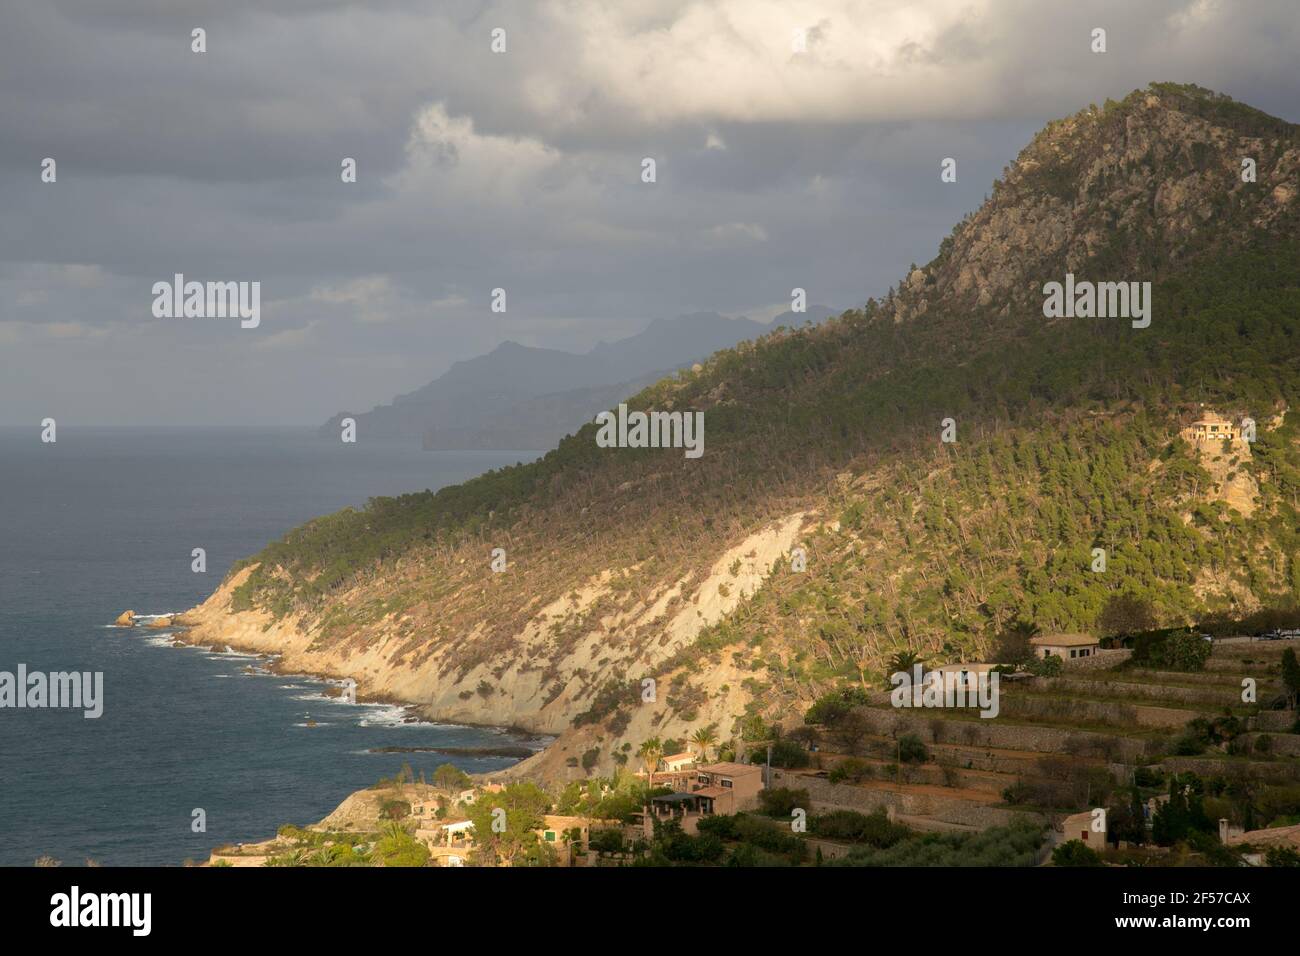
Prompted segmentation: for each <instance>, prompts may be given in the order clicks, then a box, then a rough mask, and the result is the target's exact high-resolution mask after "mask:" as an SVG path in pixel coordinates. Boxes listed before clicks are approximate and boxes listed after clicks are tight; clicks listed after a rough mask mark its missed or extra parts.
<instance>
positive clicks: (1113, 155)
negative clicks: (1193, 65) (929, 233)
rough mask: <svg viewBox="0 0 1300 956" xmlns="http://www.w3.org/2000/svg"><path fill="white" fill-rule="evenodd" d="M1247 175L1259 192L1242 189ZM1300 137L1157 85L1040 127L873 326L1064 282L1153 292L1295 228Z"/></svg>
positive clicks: (1205, 95) (1019, 296)
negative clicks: (1182, 271)
mask: <svg viewBox="0 0 1300 956" xmlns="http://www.w3.org/2000/svg"><path fill="white" fill-rule="evenodd" d="M1247 159H1249V160H1251V161H1252V162H1253V168H1254V171H1255V177H1256V179H1255V180H1254V181H1247V180H1246V178H1245V176H1244V175H1243V163H1244V161H1245V160H1247ZM1298 179H1300V127H1298V126H1296V125H1294V124H1291V123H1287V122H1286V121H1284V120H1280V119H1277V118H1276V117H1272V116H1269V115H1268V114H1267V113H1263V112H1261V111H1259V110H1256V109H1252V108H1251V107H1248V106H1244V105H1242V104H1239V103H1237V102H1235V101H1234V100H1232V99H1231V98H1230V97H1227V96H1224V95H1222V94H1218V93H1214V92H1212V91H1210V90H1205V89H1202V88H1200V87H1196V86H1185V85H1179V84H1173V83H1153V84H1151V86H1149V87H1147V88H1146V89H1144V90H1135V91H1134V92H1132V93H1130V94H1129V95H1128V96H1126V97H1125V98H1124V99H1123V100H1121V101H1119V102H1115V101H1107V102H1106V103H1105V104H1104V105H1103V106H1100V107H1098V106H1095V105H1093V106H1089V107H1087V108H1085V109H1083V110H1080V111H1079V112H1078V113H1075V114H1074V115H1072V116H1069V117H1066V118H1065V119H1061V120H1055V121H1053V122H1051V123H1048V124H1047V125H1046V126H1045V127H1044V128H1043V129H1042V130H1041V131H1040V132H1039V133H1038V134H1037V135H1036V136H1035V137H1034V139H1033V140H1032V141H1031V142H1030V143H1029V145H1027V146H1026V147H1025V148H1024V149H1023V150H1022V151H1021V153H1020V155H1019V156H1018V157H1017V158H1016V159H1015V161H1014V162H1013V163H1012V164H1011V165H1010V166H1009V167H1008V168H1007V169H1005V170H1004V172H1003V177H1002V178H1001V179H999V180H998V181H997V182H995V183H994V184H993V194H992V196H991V197H989V198H988V199H987V200H986V201H985V202H984V204H983V205H982V206H981V207H980V208H979V209H978V210H976V211H975V212H974V213H972V214H970V215H969V216H967V217H966V218H965V219H963V220H962V222H960V223H959V224H958V225H957V226H956V227H955V228H954V229H953V231H952V234H951V235H950V236H949V237H948V238H947V239H945V240H944V241H943V243H942V244H941V246H940V250H939V255H938V256H937V257H936V258H935V259H934V260H933V261H932V262H930V263H929V264H928V265H926V266H925V267H923V268H921V269H917V270H915V271H914V272H912V273H911V274H910V275H909V276H907V277H906V278H905V280H904V282H903V283H902V284H901V285H900V287H899V289H898V291H897V293H896V294H894V295H892V296H891V297H890V298H888V299H887V300H886V301H885V303H884V304H883V306H884V308H883V311H882V314H883V315H885V316H889V317H892V318H893V320H894V321H895V322H902V321H906V320H908V319H911V318H915V317H917V316H919V315H923V314H925V312H926V311H927V310H928V309H929V308H930V307H931V306H933V305H934V304H936V303H937V302H939V301H943V302H944V303H945V304H947V305H951V306H954V307H958V308H963V309H969V308H982V307H986V306H991V305H994V304H996V305H997V306H998V308H999V309H1000V314H1001V315H1003V316H1005V315H1007V314H1009V312H1010V310H1011V308H1012V306H1013V305H1014V304H1016V303H1021V302H1024V301H1027V300H1028V299H1031V298H1033V297H1035V296H1037V295H1038V293H1039V289H1040V288H1041V286H1042V283H1043V282H1044V281H1046V280H1049V279H1053V278H1055V279H1059V278H1060V277H1061V276H1062V275H1063V274H1064V273H1065V272H1067V271H1069V272H1075V273H1083V274H1088V273H1091V274H1093V275H1098V276H1100V277H1101V278H1105V279H1116V280H1118V279H1125V278H1127V279H1134V278H1139V277H1142V278H1153V277H1155V276H1157V275H1159V274H1160V273H1161V272H1163V271H1164V270H1165V269H1166V268H1168V267H1169V265H1171V264H1172V263H1176V262H1179V261H1183V260H1185V259H1187V258H1188V257H1189V256H1191V255H1193V254H1196V253H1198V252H1200V251H1203V250H1205V249H1207V248H1209V247H1211V246H1214V247H1226V246H1230V245H1240V244H1241V243H1243V242H1245V241H1247V240H1248V239H1249V237H1250V235H1251V234H1252V232H1253V231H1255V230H1258V229H1271V230H1274V231H1279V230H1280V231H1284V229H1282V228H1281V227H1283V226H1284V224H1285V223H1286V222H1292V221H1294V220H1296V219H1297V205H1298V204H1297V202H1296V196H1297V185H1296V184H1297V180H1298Z"/></svg>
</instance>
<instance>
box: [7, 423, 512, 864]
mask: <svg viewBox="0 0 1300 956" xmlns="http://www.w3.org/2000/svg"><path fill="white" fill-rule="evenodd" d="M531 457H533V455H531V454H530V453H528V452H521V453H504V452H437V453H433V452H424V451H421V450H420V449H419V448H418V447H415V448H412V447H410V446H409V445H402V444H391V443H390V444H382V445H378V446H376V445H373V444H372V445H366V444H360V443H359V444H357V445H345V444H343V443H342V442H340V441H337V440H329V439H321V438H317V437H316V436H315V434H314V433H313V432H311V431H310V430H306V429H303V430H292V429H266V430H225V429H198V430H179V429H102V430H99V429H89V430H87V429H83V430H77V429H75V428H64V427H62V426H60V428H59V431H58V441H57V442H56V443H54V444H42V443H41V441H40V432H39V429H38V428H35V427H33V428H26V429H12V428H10V429H0V671H9V672H14V671H16V669H17V665H18V664H19V663H23V664H26V665H27V668H28V670H29V672H30V671H46V672H48V671H66V670H78V671H102V672H103V673H104V712H103V716H102V717H100V718H99V719H95V720H87V719H85V718H84V717H83V715H82V713H81V712H80V711H70V710H51V709H46V710H30V709H23V710H16V709H0V864H3V865H30V864H31V863H32V862H33V861H34V860H35V858H36V857H37V856H39V855H42V854H49V855H51V856H53V857H55V858H57V859H59V860H61V861H63V863H64V865H80V864H82V863H83V862H84V860H85V859H86V858H87V857H90V858H93V859H94V860H97V861H99V862H100V863H103V864H104V865H110V866H111V865H124V864H179V863H181V862H183V861H184V860H186V859H187V858H193V859H206V858H207V855H208V852H209V851H210V850H211V848H213V847H215V846H218V845H220V844H222V843H226V842H234V841H247V840H255V839H264V838H266V837H269V836H271V835H273V833H274V831H275V829H276V828H277V827H278V826H279V825H281V824H283V823H290V822H292V823H309V822H314V821H316V820H318V819H320V818H321V817H322V816H324V815H325V814H327V813H329V812H330V811H331V810H332V809H333V808H334V807H335V806H337V805H338V803H339V802H340V801H341V800H342V799H343V798H344V797H346V796H347V795H348V794H349V793H350V792H352V791H353V790H357V789H360V788H362V787H365V786H368V785H370V784H372V783H374V782H375V781H376V780H378V779H379V778H380V777H383V776H392V775H393V774H394V773H396V772H397V771H398V770H399V769H400V767H401V765H402V763H403V762H406V761H409V762H410V764H411V765H412V767H413V768H414V769H415V770H416V771H417V772H418V771H420V770H424V771H426V772H432V770H433V769H434V768H435V767H436V766H437V765H439V764H441V763H444V762H448V761H450V762H452V763H455V764H457V765H459V766H461V767H463V768H464V769H466V770H467V771H471V772H477V771H489V770H495V769H500V768H502V767H504V766H507V765H509V764H510V763H512V762H513V761H512V760H511V759H508V758H472V759H466V758H459V757H458V758H451V757H447V756H444V755H440V754H435V753H413V754H375V753H368V752H367V751H368V750H369V749H370V748H375V747H385V746H399V747H434V746H457V747H466V746H468V747H475V746H501V745H503V744H518V743H519V742H520V741H518V740H516V739H514V738H511V737H509V736H507V735H505V734H504V733H503V732H499V731H495V730H491V729H484V728H468V727H453V726H443V725H433V724H410V723H403V722H402V720H403V717H404V714H403V712H402V711H401V710H400V709H399V708H396V707H391V706H383V705H364V704H361V705H348V704H346V703H342V702H334V701H331V700H329V699H327V698H326V697H324V696H323V695H322V691H323V689H325V688H326V687H327V686H328V685H326V684H323V683H321V682H318V681H313V680H311V679H309V678H292V679H290V678H286V677H284V676H277V675H272V674H266V673H261V674H249V673H247V672H246V671H247V669H248V666H249V665H250V664H255V663H257V662H256V661H254V660H252V659H249V658H244V657H236V656H232V655H223V654H213V653H211V652H208V651H204V650H200V649H196V648H175V647H171V646H169V642H168V641H167V640H166V639H165V638H164V637H163V636H162V634H161V633H160V632H158V631H149V630H142V629H140V628H136V629H134V630H127V629H118V628H109V627H105V625H106V624H109V623H110V622H111V621H112V620H113V618H114V617H116V616H117V615H118V614H119V613H120V612H121V611H123V610H124V609H126V608H131V609H133V610H135V611H136V612H137V613H163V612H169V611H179V610H184V609H185V608H188V607H192V606H193V605H195V604H197V603H199V602H200V601H202V600H203V599H204V598H205V597H206V596H207V595H208V594H209V593H210V592H211V591H212V590H213V589H214V588H215V587H216V586H217V584H218V583H219V582H220V581H221V578H222V577H223V576H224V574H225V572H226V570H227V569H228V568H229V567H230V565H231V563H232V562H234V561H235V560H237V559H238V558H241V557H244V556H247V555H249V554H251V553H253V552H255V551H257V550H258V549H260V548H261V547H262V546H263V545H264V544H266V543H267V542H268V541H270V540H272V539H274V538H276V537H279V536H280V535H282V534H283V533H284V532H285V531H287V530H288V529H290V528H291V527H293V526H294V525H296V524H299V523H301V522H302V521H304V520H306V519H308V518H311V517H313V516H316V515H319V514H324V513H326V512H330V511H335V510H337V509H339V508H342V507H345V506H349V505H351V506H360V505H363V504H364V503H365V501H366V499H367V498H369V497H371V496H374V495H386V494H398V493H402V492H409V491H420V490H423V489H425V488H433V489H436V488H439V487H441V486H443V485H446V484H452V483H455V482H458V481H463V480H465V479H466V478H470V477H472V476H474V475H477V474H479V473H481V472H483V471H486V470H488V469H490V468H494V467H498V466H500V465H504V464H513V463H514V462H516V461H519V460H528V459H529V458H531ZM197 547H202V548H205V549H206V550H207V559H208V571H207V573H206V574H195V573H193V572H192V571H191V568H190V565H191V560H192V559H191V557H190V554H191V551H192V549H194V548H197ZM164 633H165V632H164ZM309 718H310V719H313V720H315V721H317V724H318V725H317V726H316V727H307V726H305V724H306V722H307V720H308V719H309ZM533 745H534V746H537V744H536V743H534V744H533ZM195 808H203V809H204V810H205V811H206V814H207V831H206V832H205V833H194V832H192V831H191V819H192V811H193V810H194V809H195Z"/></svg>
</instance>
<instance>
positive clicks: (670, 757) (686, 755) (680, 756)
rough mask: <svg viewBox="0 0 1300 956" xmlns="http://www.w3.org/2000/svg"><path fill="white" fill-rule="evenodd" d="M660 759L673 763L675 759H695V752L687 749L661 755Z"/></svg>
mask: <svg viewBox="0 0 1300 956" xmlns="http://www.w3.org/2000/svg"><path fill="white" fill-rule="evenodd" d="M659 759H660V760H662V761H663V762H664V763H671V762H673V761H675V760H694V759H695V754H693V753H691V752H690V751H689V750H687V751H685V752H683V753H679V754H669V755H668V756H667V757H660V758H659Z"/></svg>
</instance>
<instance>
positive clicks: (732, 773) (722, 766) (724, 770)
mask: <svg viewBox="0 0 1300 956" xmlns="http://www.w3.org/2000/svg"><path fill="white" fill-rule="evenodd" d="M695 769H696V770H698V771H700V772H701V773H720V774H722V775H723V776H724V777H737V776H742V775H744V774H747V773H758V771H759V766H758V764H754V763H731V762H727V763H706V764H705V765H704V766H702V767H696V768H695Z"/></svg>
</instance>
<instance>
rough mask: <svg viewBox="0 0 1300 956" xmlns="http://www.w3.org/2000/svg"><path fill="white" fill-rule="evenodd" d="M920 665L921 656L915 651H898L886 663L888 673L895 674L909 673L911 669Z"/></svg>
mask: <svg viewBox="0 0 1300 956" xmlns="http://www.w3.org/2000/svg"><path fill="white" fill-rule="evenodd" d="M919 663H921V655H919V654H918V653H916V651H899V652H898V653H897V654H895V655H894V656H893V657H891V658H890V659H889V660H888V661H886V665H887V666H888V667H889V673H891V674H897V673H898V672H899V671H905V672H909V673H910V672H911V670H912V668H913V667H915V666H916V665H917V664H919Z"/></svg>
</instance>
